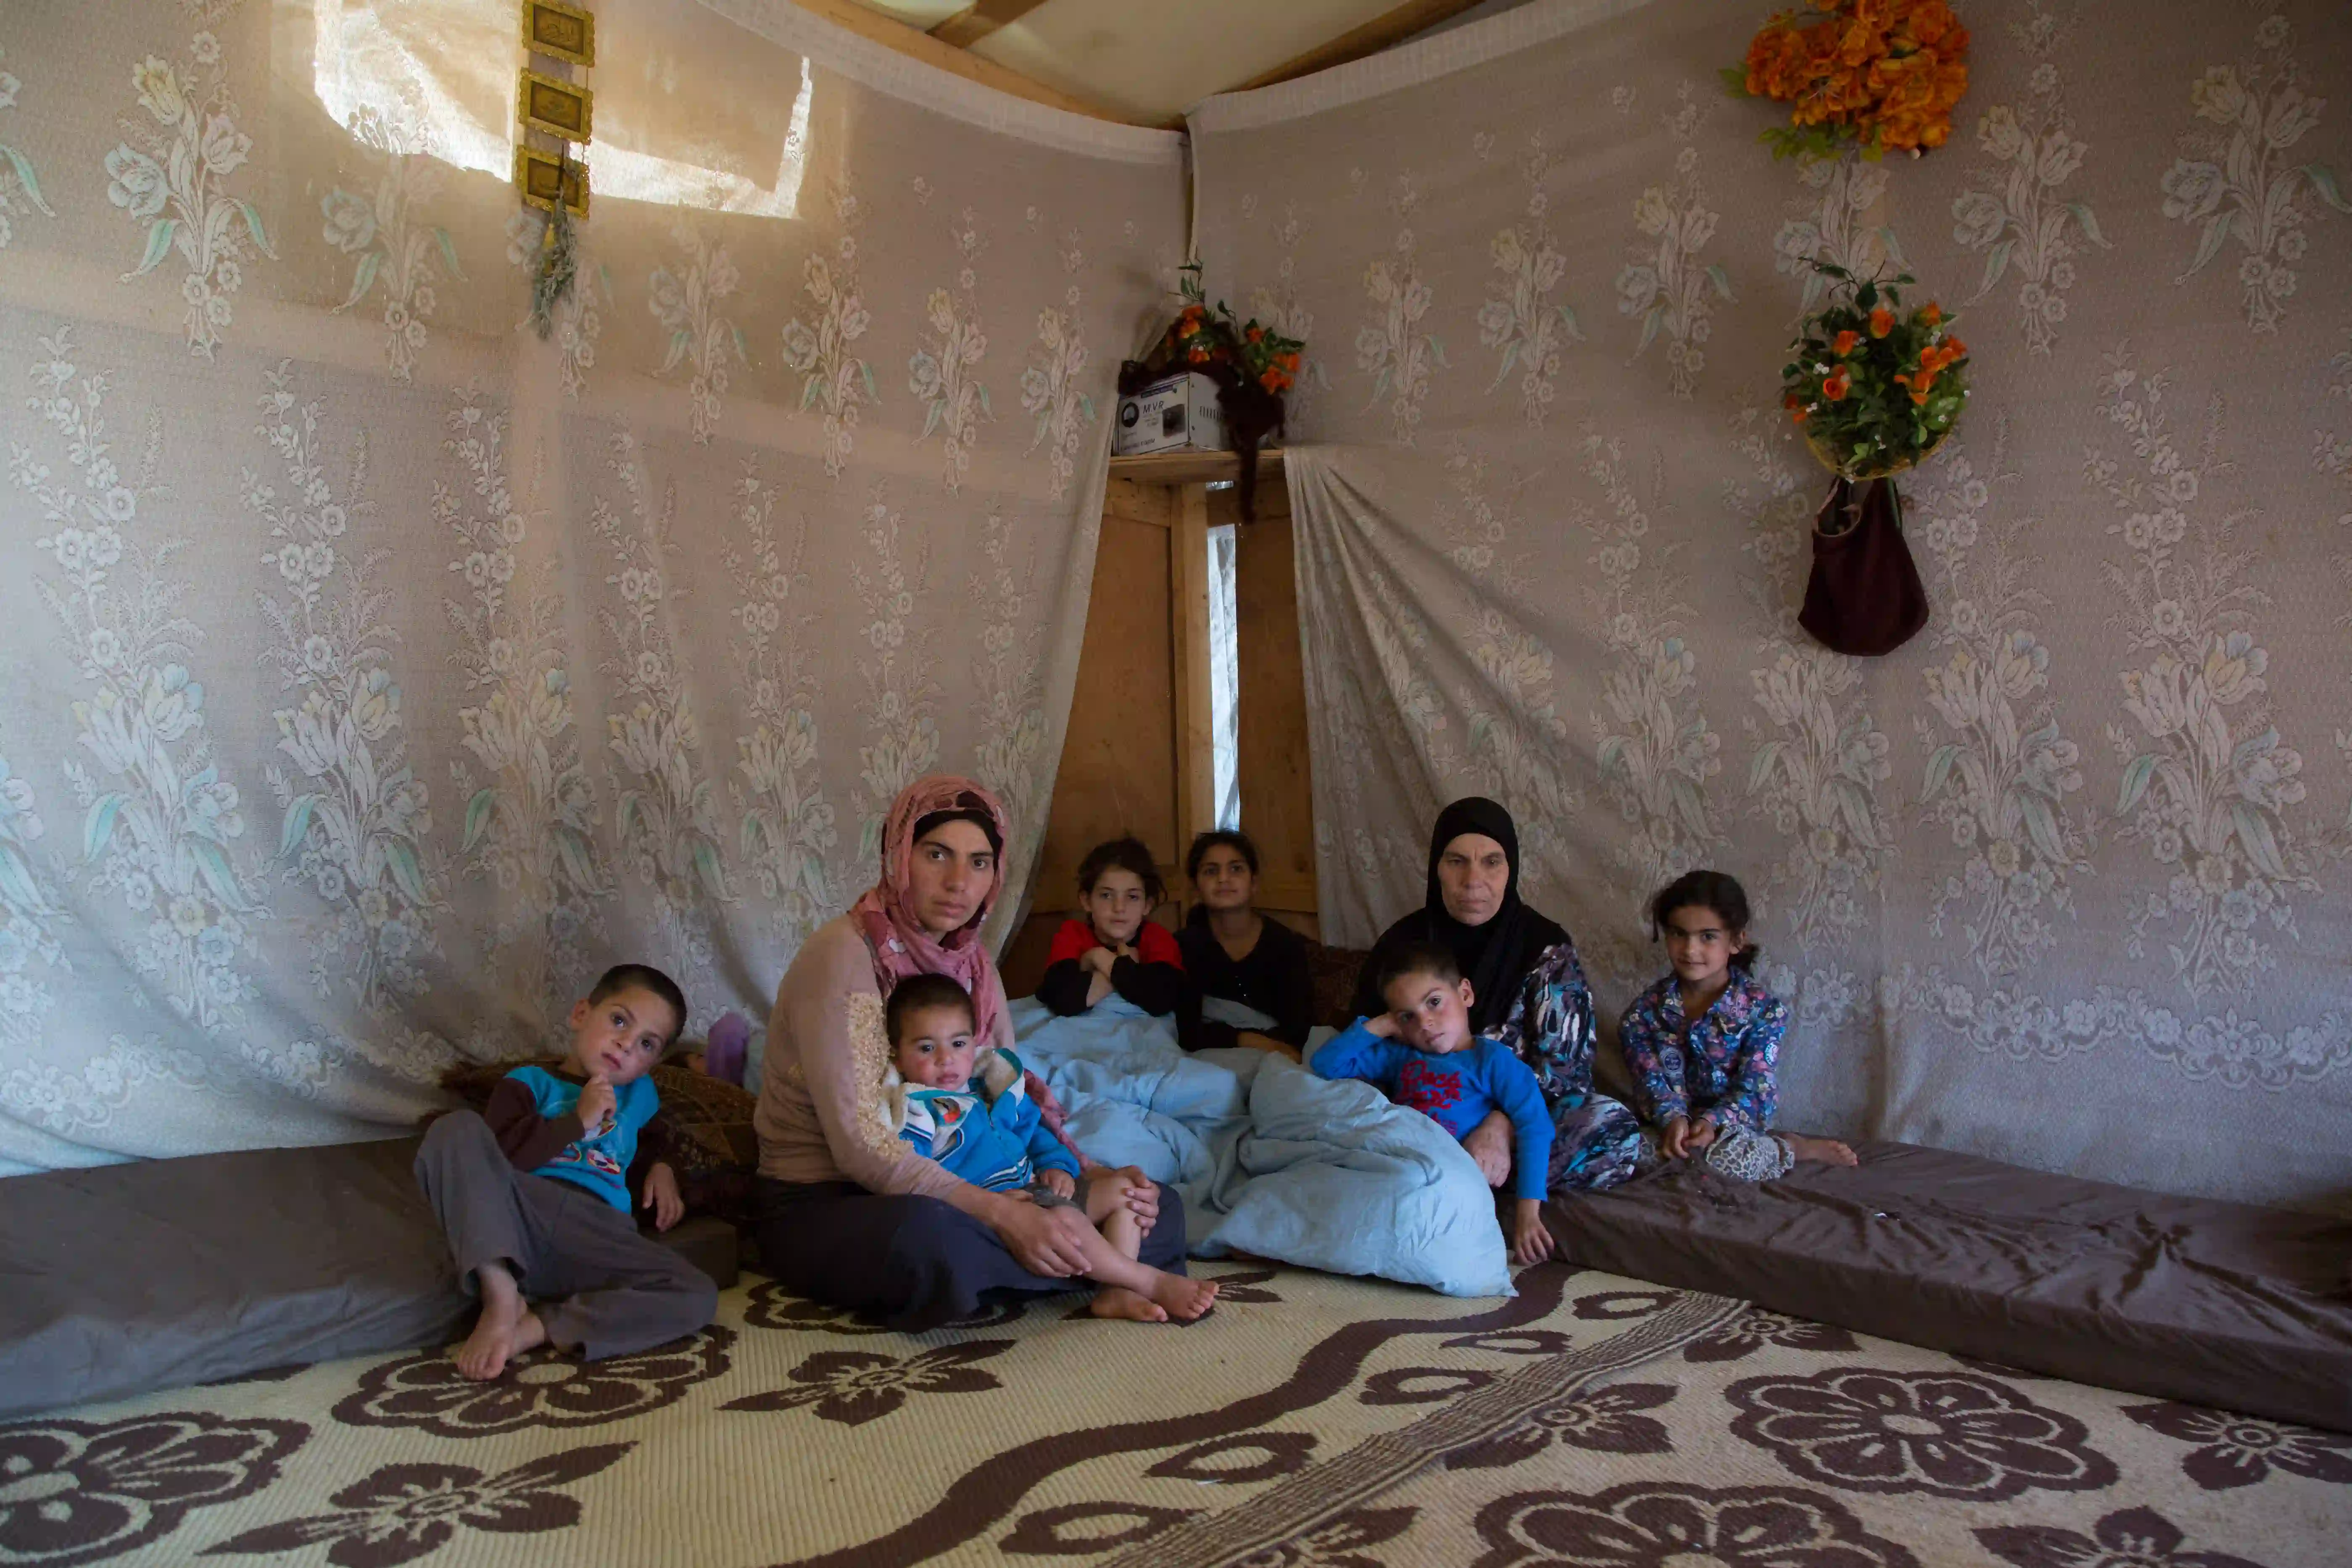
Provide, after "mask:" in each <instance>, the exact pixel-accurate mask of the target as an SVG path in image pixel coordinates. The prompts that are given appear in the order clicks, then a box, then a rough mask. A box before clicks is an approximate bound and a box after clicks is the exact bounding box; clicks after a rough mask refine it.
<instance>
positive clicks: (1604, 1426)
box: [1445, 1383, 1679, 1470]
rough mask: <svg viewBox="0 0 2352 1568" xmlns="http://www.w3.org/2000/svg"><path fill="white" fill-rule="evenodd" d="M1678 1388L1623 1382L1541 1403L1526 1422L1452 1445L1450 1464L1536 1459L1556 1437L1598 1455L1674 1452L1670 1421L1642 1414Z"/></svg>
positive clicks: (1463, 1466) (1462, 1466)
mask: <svg viewBox="0 0 2352 1568" xmlns="http://www.w3.org/2000/svg"><path fill="white" fill-rule="evenodd" d="M1678 1392H1679V1390H1677V1389H1676V1388H1675V1386H1674V1385H1673V1384H1665V1383H1620V1384H1612V1385H1611V1386H1609V1387H1607V1388H1596V1389H1591V1390H1589V1391H1587V1392H1584V1393H1580V1394H1576V1395H1575V1396H1574V1397H1572V1398H1569V1399H1560V1400H1555V1401H1553V1402H1552V1403H1551V1404H1549V1405H1538V1406H1537V1407H1536V1408H1535V1409H1533V1410H1531V1411H1529V1412H1528V1418H1527V1422H1526V1424H1525V1425H1523V1426H1514V1427H1512V1428H1510V1429H1508V1430H1507V1431H1503V1432H1497V1433H1496V1434H1495V1436H1492V1437H1488V1438H1486V1439H1485V1440H1483V1441H1481V1442H1476V1443H1470V1444H1465V1446H1463V1447H1459V1448H1455V1449H1454V1450H1452V1451H1451V1452H1449V1453H1448V1454H1447V1455H1446V1456H1445V1468H1447V1469H1449V1470H1486V1469H1500V1468H1504V1467H1506V1466H1509V1465H1516V1464H1518V1463H1520V1462H1521V1461H1523V1460H1527V1459H1532V1458H1535V1457H1536V1456H1537V1455H1538V1454H1540V1453H1542V1452H1543V1451H1544V1450H1545V1449H1547V1448H1549V1447H1551V1446H1552V1445H1553V1444H1554V1443H1555V1442H1557V1443H1558V1444H1559V1446H1560V1447H1563V1448H1582V1449H1585V1450H1586V1451H1588V1452H1591V1453H1596V1454H1671V1453H1673V1452H1674V1448H1675V1445H1674V1441H1673V1439H1672V1438H1670V1437H1668V1436H1666V1428H1665V1424H1664V1422H1660V1421H1653V1420H1652V1419H1650V1417H1648V1416H1647V1415H1640V1414H1638V1413H1639V1412H1641V1411H1643V1410H1655V1409H1656V1408H1658V1406H1660V1405H1665V1404H1667V1403H1669V1402H1671V1401H1672V1400H1673V1399H1674V1397H1675V1394H1676V1393H1678Z"/></svg>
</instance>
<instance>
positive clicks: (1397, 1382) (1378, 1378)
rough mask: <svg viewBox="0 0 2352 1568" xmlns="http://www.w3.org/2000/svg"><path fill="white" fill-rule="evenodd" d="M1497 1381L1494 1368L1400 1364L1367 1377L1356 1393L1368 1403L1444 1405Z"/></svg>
mask: <svg viewBox="0 0 2352 1568" xmlns="http://www.w3.org/2000/svg"><path fill="white" fill-rule="evenodd" d="M1494 1381H1495V1374H1494V1373H1491V1372H1469V1371H1465V1370H1463V1369H1461V1368H1458V1367H1445V1366H1400V1367H1396V1368H1393V1369H1391V1371H1388V1372H1381V1373H1373V1374H1372V1375H1371V1376H1370V1377H1368V1378H1366V1379H1364V1390H1363V1392H1362V1393H1361V1394H1357V1395H1356V1397H1357V1399H1359V1400H1360V1401H1361V1402H1362V1403H1364V1404H1366V1405H1443V1404H1444V1403H1445V1402H1446V1401H1447V1400H1449V1399H1459V1398H1460V1397H1461V1396H1462V1395H1464V1394H1468V1393H1470V1392H1471V1391H1473V1390H1474V1389H1480V1388H1484V1387H1486V1385H1487V1384H1490V1383H1492V1382H1494Z"/></svg>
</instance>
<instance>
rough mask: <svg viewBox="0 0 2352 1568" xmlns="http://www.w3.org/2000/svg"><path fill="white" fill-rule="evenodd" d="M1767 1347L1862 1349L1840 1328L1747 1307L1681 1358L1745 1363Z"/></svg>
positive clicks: (1687, 1347) (1685, 1349)
mask: <svg viewBox="0 0 2352 1568" xmlns="http://www.w3.org/2000/svg"><path fill="white" fill-rule="evenodd" d="M1767 1345H1778V1346H1780V1347H1781V1348H1782V1349H1784V1350H1792V1351H1820V1352H1822V1353H1823V1354H1826V1355H1844V1354H1850V1353H1852V1352H1854V1351H1858V1350H1860V1349H1861V1348H1862V1346H1861V1345H1860V1344H1859V1343H1858V1342H1856V1341H1855V1339H1854V1337H1853V1335H1852V1334H1850V1333H1848V1332H1846V1331H1845V1330H1843V1329H1839V1328H1832V1326H1830V1325H1829V1324H1827V1323H1816V1322H1813V1321H1810V1320H1808V1319H1804V1318H1791V1317H1787V1316H1785V1315H1783V1314H1781V1313H1780V1312H1768V1311H1766V1310H1764V1309H1763V1308H1761V1307H1750V1308H1748V1311H1747V1312H1746V1314H1745V1315H1743V1316H1741V1317H1738V1318H1734V1319H1733V1320H1732V1321H1729V1322H1727V1323H1726V1324H1724V1325H1723V1327H1721V1328H1719V1329H1717V1330H1716V1331H1715V1332H1713V1333H1711V1334H1708V1335H1707V1336H1706V1337H1705V1338H1704V1339H1697V1340H1693V1341H1692V1342H1690V1343H1689V1344H1686V1345H1685V1346H1684V1347H1683V1359H1684V1360H1685V1361H1692V1362H1710V1361H1745V1360H1747V1359H1748V1357H1749V1356H1751V1355H1754V1354H1755V1353H1756V1352H1758V1351H1760V1350H1762V1349H1763V1348H1764V1347H1765V1346H1767Z"/></svg>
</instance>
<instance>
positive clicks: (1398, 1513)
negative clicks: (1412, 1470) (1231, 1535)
mask: <svg viewBox="0 0 2352 1568" xmlns="http://www.w3.org/2000/svg"><path fill="white" fill-rule="evenodd" d="M1420 1514H1421V1510H1419V1509H1417V1508H1360V1509H1354V1510H1349V1512H1347V1513H1343V1514H1339V1515H1338V1516H1336V1517H1334V1518H1331V1519H1327V1520H1325V1521H1323V1522H1322V1523H1320V1524H1318V1525H1316V1526H1315V1527H1314V1528H1313V1529H1311V1530H1303V1531H1299V1532H1298V1533H1297V1535H1294V1536H1292V1537H1291V1538H1290V1539H1289V1540H1287V1541H1286V1542H1282V1543H1281V1544H1280V1545H1278V1546H1269V1547H1267V1548H1266V1549H1265V1551H1263V1552H1251V1553H1250V1554H1249V1555H1248V1556H1247V1557H1244V1558H1243V1559H1242V1560H1241V1561H1240V1562H1238V1563H1234V1565H1233V1568H1388V1564H1387V1563H1383V1562H1382V1561H1381V1559H1380V1558H1378V1557H1373V1556H1370V1555H1368V1554H1367V1552H1365V1548H1367V1547H1371V1546H1379V1545H1381V1544H1382V1543H1383V1542H1391V1541H1394V1540H1395V1539H1396V1538H1397V1537H1398V1536H1400V1535H1402V1534H1403V1533H1404V1532H1405V1531H1408V1530H1411V1529H1412V1521H1414V1520H1415V1519H1416V1518H1418V1517H1419V1516H1420ZM1399 1561H1400V1562H1402V1561H1403V1560H1402V1559H1400V1560H1399Z"/></svg>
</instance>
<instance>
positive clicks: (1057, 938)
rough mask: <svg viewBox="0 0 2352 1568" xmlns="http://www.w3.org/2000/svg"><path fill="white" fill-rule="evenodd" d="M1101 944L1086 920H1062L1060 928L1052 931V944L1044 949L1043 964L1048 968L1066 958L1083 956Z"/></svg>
mask: <svg viewBox="0 0 2352 1568" xmlns="http://www.w3.org/2000/svg"><path fill="white" fill-rule="evenodd" d="M1101 945H1102V943H1101V942H1097V941H1096V940H1095V931H1094V928H1093V927H1092V926H1090V925H1088V924H1087V922H1086V921H1063V922H1062V929H1061V930H1059V931H1055V933H1054V945H1053V946H1052V947H1050V948H1048V949H1046V951H1045V966H1046V967H1047V968H1048V969H1050V968H1052V967H1053V966H1054V965H1055V964H1057V963H1061V962H1062V961H1063V960H1064V959H1066V958H1084V957H1085V956H1086V955H1087V953H1089V952H1093V951H1094V950H1095V949H1096V948H1098V947H1100V946H1101Z"/></svg>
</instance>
